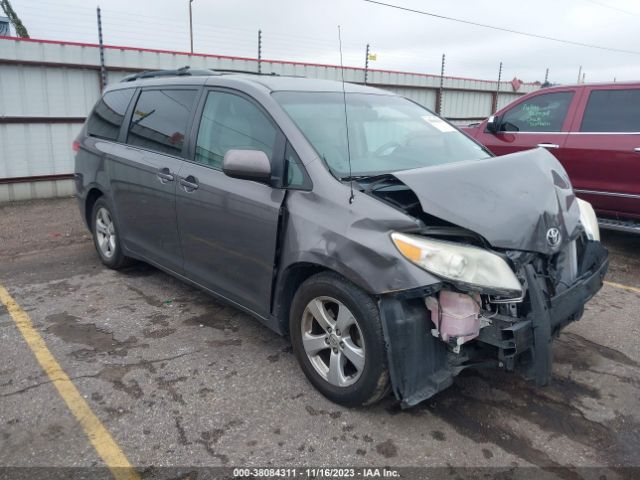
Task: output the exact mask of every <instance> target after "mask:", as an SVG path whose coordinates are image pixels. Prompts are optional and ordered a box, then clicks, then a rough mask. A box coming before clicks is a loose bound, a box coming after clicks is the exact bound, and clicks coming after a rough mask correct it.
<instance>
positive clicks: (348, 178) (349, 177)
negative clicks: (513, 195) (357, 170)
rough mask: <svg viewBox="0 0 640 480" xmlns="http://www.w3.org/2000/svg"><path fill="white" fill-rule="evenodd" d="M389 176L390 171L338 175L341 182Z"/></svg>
mask: <svg viewBox="0 0 640 480" xmlns="http://www.w3.org/2000/svg"><path fill="white" fill-rule="evenodd" d="M389 176H391V174H390V173H378V174H376V175H352V176H346V177H340V180H342V181H343V182H350V181H352V180H377V179H382V178H387V177H389Z"/></svg>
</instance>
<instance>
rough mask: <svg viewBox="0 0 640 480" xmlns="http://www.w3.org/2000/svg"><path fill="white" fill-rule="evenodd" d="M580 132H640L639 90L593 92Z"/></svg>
mask: <svg viewBox="0 0 640 480" xmlns="http://www.w3.org/2000/svg"><path fill="white" fill-rule="evenodd" d="M580 131H581V132H640V89H626V90H594V91H592V92H591V94H590V95H589V100H588V102H587V106H586V108H585V111H584V116H583V118H582V125H581V126H580Z"/></svg>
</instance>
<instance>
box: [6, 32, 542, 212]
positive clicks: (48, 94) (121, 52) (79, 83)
mask: <svg viewBox="0 0 640 480" xmlns="http://www.w3.org/2000/svg"><path fill="white" fill-rule="evenodd" d="M105 62H106V65H107V69H108V82H109V83H114V82H118V81H119V80H120V79H121V78H122V77H124V76H125V75H128V74H130V73H131V72H133V71H139V70H152V69H168V68H179V67H182V66H184V65H190V66H191V67H192V68H213V69H216V68H218V69H237V70H250V71H256V70H257V67H258V64H257V61H256V60H255V59H247V58H235V57H223V56H216V55H202V54H196V55H189V54H187V53H181V52H166V51H152V50H140V49H132V48H125V47H122V48H121V47H112V46H110V47H107V48H106V50H105ZM261 68H262V72H267V73H268V72H274V73H278V74H282V75H299V76H305V77H312V78H323V79H331V80H339V79H340V78H341V74H340V69H339V67H336V66H330V65H315V64H303V63H295V62H283V61H269V60H267V61H264V60H263V61H262V62H261ZM345 80H346V81H349V82H357V83H362V82H363V81H364V71H363V69H359V68H352V67H345ZM368 83H369V84H370V85H372V86H377V87H380V88H384V89H387V90H390V91H393V92H395V93H397V94H399V95H403V96H405V97H408V98H411V99H412V100H414V101H416V102H418V103H420V104H422V105H424V106H426V107H427V108H430V109H432V110H435V109H436V106H437V104H438V101H439V100H438V99H439V86H440V77H439V76H435V75H425V74H416V73H404V72H391V71H381V70H369V72H368ZM443 86H444V90H443V95H442V98H441V99H440V101H441V105H442V115H443V116H445V117H447V118H450V119H452V121H454V122H455V123H468V122H470V121H473V120H478V119H481V118H484V117H486V116H488V115H490V114H491V110H492V107H493V105H494V103H497V105H498V107H500V106H503V105H506V104H507V103H509V102H510V101H512V100H513V99H514V98H517V97H518V96H520V95H522V94H523V93H527V92H529V91H532V90H534V89H536V88H538V87H537V85H534V84H524V85H523V86H522V87H521V89H520V90H519V91H518V92H517V93H515V92H513V91H512V88H511V85H510V84H509V83H507V82H503V83H502V84H501V86H500V90H501V93H500V95H499V97H498V98H497V99H496V97H495V92H496V90H497V88H498V85H497V82H490V81H485V80H473V79H462V78H453V77H445V78H444V85H443ZM99 91H100V72H99V50H98V48H97V46H95V45H85V44H73V43H62V42H51V41H39V40H18V39H10V38H0V202H2V201H10V200H22V199H29V198H46V197H51V196H61V195H71V194H72V193H73V184H72V180H70V179H69V174H71V173H72V172H73V159H72V153H71V143H72V141H73V139H74V138H75V136H76V135H77V133H78V131H79V130H80V128H81V125H82V121H83V119H84V117H85V116H86V114H87V113H88V112H89V110H90V109H91V108H92V107H93V104H94V103H95V102H96V100H97V99H98V96H99ZM30 177H38V178H30Z"/></svg>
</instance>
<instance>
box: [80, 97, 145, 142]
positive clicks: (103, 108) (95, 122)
mask: <svg viewBox="0 0 640 480" xmlns="http://www.w3.org/2000/svg"><path fill="white" fill-rule="evenodd" d="M133 92H134V89H133V88H127V89H123V90H114V91H111V92H107V93H105V94H104V95H103V96H102V98H101V99H100V101H99V102H98V103H97V104H96V106H95V108H94V109H93V112H92V113H91V117H89V121H88V122H87V135H89V136H90V137H97V138H103V139H105V140H114V141H115V140H117V139H118V134H119V133H120V127H121V126H122V122H123V121H124V114H125V113H126V111H127V107H128V106H129V102H130V101H131V97H132V96H133Z"/></svg>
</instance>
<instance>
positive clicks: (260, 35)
mask: <svg viewBox="0 0 640 480" xmlns="http://www.w3.org/2000/svg"><path fill="white" fill-rule="evenodd" d="M258 73H262V30H258Z"/></svg>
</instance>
